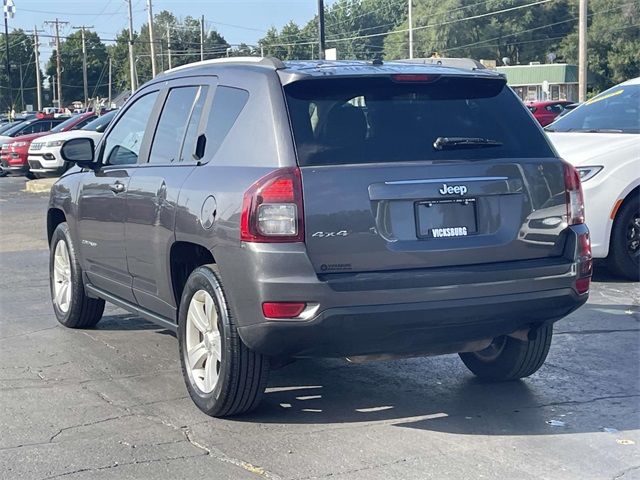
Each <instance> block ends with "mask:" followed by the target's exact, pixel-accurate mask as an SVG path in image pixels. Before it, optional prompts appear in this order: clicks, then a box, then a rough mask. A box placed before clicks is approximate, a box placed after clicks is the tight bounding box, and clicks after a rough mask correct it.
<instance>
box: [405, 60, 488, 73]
mask: <svg viewBox="0 0 640 480" xmlns="http://www.w3.org/2000/svg"><path fill="white" fill-rule="evenodd" d="M394 61H395V62H403V63H420V64H424V65H442V66H443V67H453V68H465V69H468V70H486V69H487V67H485V66H484V65H483V64H482V63H480V62H479V61H477V60H474V59H473V58H403V59H401V60H394Z"/></svg>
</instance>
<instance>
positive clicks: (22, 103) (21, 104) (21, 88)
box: [18, 63, 24, 111]
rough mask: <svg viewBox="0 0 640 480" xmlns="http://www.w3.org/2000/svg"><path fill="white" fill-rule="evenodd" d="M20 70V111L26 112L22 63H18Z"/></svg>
mask: <svg viewBox="0 0 640 480" xmlns="http://www.w3.org/2000/svg"><path fill="white" fill-rule="evenodd" d="M18 68H19V69H20V70H19V71H20V111H22V110H24V84H23V78H22V63H18Z"/></svg>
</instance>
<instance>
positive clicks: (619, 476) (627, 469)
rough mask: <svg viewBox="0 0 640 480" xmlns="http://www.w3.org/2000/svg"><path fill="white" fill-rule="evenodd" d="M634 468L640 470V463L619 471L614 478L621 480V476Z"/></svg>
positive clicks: (614, 479)
mask: <svg viewBox="0 0 640 480" xmlns="http://www.w3.org/2000/svg"><path fill="white" fill-rule="evenodd" d="M634 470H640V465H636V466H634V467H629V468H625V469H624V470H622V471H620V472H618V473H617V474H616V475H615V476H614V477H613V480H619V479H620V478H622V477H624V476H625V475H626V474H627V473H629V472H633V471H634Z"/></svg>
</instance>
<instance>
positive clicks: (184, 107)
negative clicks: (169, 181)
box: [149, 86, 204, 164]
mask: <svg viewBox="0 0 640 480" xmlns="http://www.w3.org/2000/svg"><path fill="white" fill-rule="evenodd" d="M200 90H201V87H196V86H194V87H176V88H172V89H171V90H169V95H167V99H166V100H165V102H164V106H163V107H162V113H161V114H160V120H159V121H158V126H157V128H156V132H155V135H154V137H153V145H152V147H151V155H150V156H149V163H153V164H157V163H173V162H176V161H178V160H179V159H180V147H181V146H182V141H183V139H184V138H185V132H186V131H187V129H188V127H190V126H191V117H192V113H196V112H194V110H195V106H196V104H200V107H199V108H200V110H202V105H201V103H202V101H204V98H203V95H201V92H200ZM196 114H197V115H198V117H199V115H200V114H199V113H196ZM195 122H196V129H197V120H195ZM192 133H194V134H195V132H192ZM194 141H195V140H194Z"/></svg>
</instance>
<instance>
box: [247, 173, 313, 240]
mask: <svg viewBox="0 0 640 480" xmlns="http://www.w3.org/2000/svg"><path fill="white" fill-rule="evenodd" d="M240 239H241V240H242V241H243V242H262V243H265V242H303V241H304V211H303V202H302V179H301V176H300V170H299V169H298V168H297V167H288V168H280V169H278V170H275V171H273V172H271V173H270V174H268V175H266V176H264V177H262V178H261V179H260V180H258V181H257V182H256V183H254V184H253V185H251V187H250V188H249V190H247V191H246V192H245V194H244V198H243V200H242V214H241V216H240Z"/></svg>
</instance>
